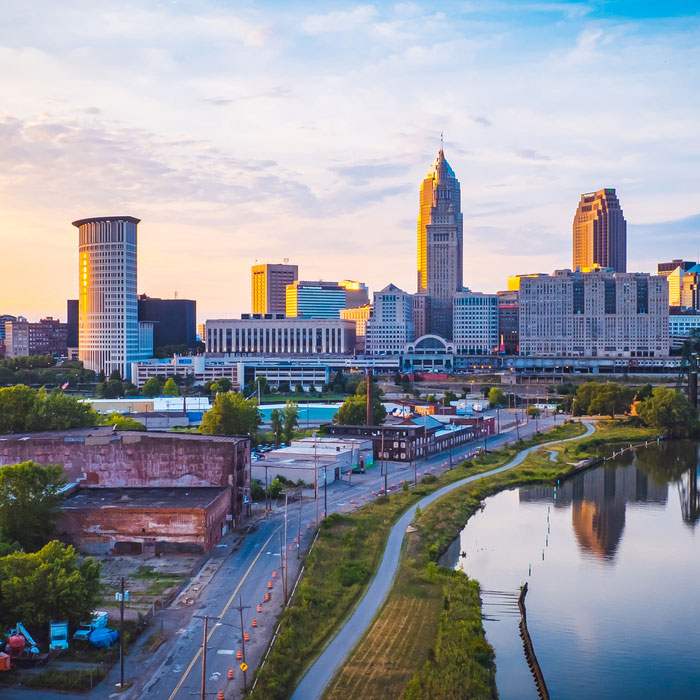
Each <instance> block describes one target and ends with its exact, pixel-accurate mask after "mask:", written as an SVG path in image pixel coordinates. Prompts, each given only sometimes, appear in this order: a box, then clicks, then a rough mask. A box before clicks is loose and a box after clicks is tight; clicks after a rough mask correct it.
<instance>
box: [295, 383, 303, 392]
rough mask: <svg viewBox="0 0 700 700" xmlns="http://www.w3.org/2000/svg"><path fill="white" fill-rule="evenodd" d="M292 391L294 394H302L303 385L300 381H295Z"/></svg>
mask: <svg viewBox="0 0 700 700" xmlns="http://www.w3.org/2000/svg"><path fill="white" fill-rule="evenodd" d="M294 393H295V394H303V393H304V386H303V385H302V383H301V382H297V383H296V384H295V385H294Z"/></svg>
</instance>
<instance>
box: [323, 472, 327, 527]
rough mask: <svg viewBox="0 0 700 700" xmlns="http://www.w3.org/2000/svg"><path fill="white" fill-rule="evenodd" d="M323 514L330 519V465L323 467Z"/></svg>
mask: <svg viewBox="0 0 700 700" xmlns="http://www.w3.org/2000/svg"><path fill="white" fill-rule="evenodd" d="M323 512H324V513H325V514H326V517H328V465H327V464H324V465H323Z"/></svg>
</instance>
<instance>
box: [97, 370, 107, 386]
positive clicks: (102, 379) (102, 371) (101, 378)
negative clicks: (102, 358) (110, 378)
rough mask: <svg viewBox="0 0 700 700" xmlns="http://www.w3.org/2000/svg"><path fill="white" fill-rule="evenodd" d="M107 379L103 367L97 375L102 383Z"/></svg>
mask: <svg viewBox="0 0 700 700" xmlns="http://www.w3.org/2000/svg"><path fill="white" fill-rule="evenodd" d="M106 380H107V377H106V376H105V371H104V370H103V369H101V370H100V372H99V374H98V375H97V381H98V382H100V383H104V382H105V381H106Z"/></svg>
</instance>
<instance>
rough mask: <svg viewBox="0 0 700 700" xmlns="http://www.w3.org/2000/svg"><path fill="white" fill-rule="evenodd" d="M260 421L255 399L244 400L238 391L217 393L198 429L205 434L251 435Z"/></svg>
mask: <svg viewBox="0 0 700 700" xmlns="http://www.w3.org/2000/svg"><path fill="white" fill-rule="evenodd" d="M261 422H262V421H261V418H260V412H259V411H258V402H257V400H255V399H249V400H247V401H246V398H245V397H244V396H243V394H241V393H240V392H239V393H237V394H231V393H226V394H217V395H216V399H214V404H213V405H212V407H211V409H210V410H209V411H207V412H206V413H205V414H204V416H203V417H202V426H201V428H200V430H201V432H202V433H205V434H207V435H253V434H255V432H256V431H257V429H258V426H259V425H260V423H261Z"/></svg>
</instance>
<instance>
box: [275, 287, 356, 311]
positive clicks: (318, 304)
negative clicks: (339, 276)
mask: <svg viewBox="0 0 700 700" xmlns="http://www.w3.org/2000/svg"><path fill="white" fill-rule="evenodd" d="M286 294H287V297H286V298H287V305H286V314H287V316H289V317H290V318H340V310H341V309H344V308H345V306H346V292H345V288H344V287H341V286H340V285H339V284H338V283H337V282H323V281H317V282H309V281H300V280H297V281H296V282H294V283H292V284H288V285H287V292H286Z"/></svg>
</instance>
